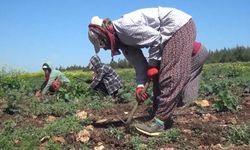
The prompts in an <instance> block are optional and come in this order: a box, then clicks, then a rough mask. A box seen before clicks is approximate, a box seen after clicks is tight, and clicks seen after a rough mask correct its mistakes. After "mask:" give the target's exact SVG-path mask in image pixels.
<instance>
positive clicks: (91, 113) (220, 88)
mask: <svg viewBox="0 0 250 150" xmlns="http://www.w3.org/2000/svg"><path fill="white" fill-rule="evenodd" d="M117 72H118V74H119V75H120V76H121V78H122V80H123V89H122V90H121V91H120V93H119V94H120V96H121V97H122V99H120V100H118V101H117V100H114V99H112V98H111V97H103V96H101V95H99V94H98V93H95V92H93V91H91V90H89V83H87V81H88V80H89V79H91V72H88V71H84V72H83V71H75V72H73V71H72V72H65V74H66V75H67V77H69V79H70V80H71V84H70V85H69V86H67V87H63V88H62V89H60V91H59V92H58V93H57V94H55V95H48V96H45V97H44V98H43V99H38V98H36V97H35V96H34V93H35V91H36V89H39V87H40V85H41V84H42V82H43V79H44V77H43V73H42V72H38V73H23V72H17V71H12V72H9V71H8V72H6V71H5V69H2V70H1V71H0V149H3V150H13V149H27V150H30V149H41V150H44V149H51V150H52V149H53V150H54V149H95V150H102V149H136V150H142V149H145V150H146V149H147V150H148V149H152V150H153V149H161V148H162V149H164V148H165V149H167V148H169V149H187V150H189V149H223V148H228V149H250V109H249V107H250V63H227V64H209V65H205V67H204V73H203V79H202V82H201V88H200V96H199V98H198V99H197V100H196V101H195V102H193V103H191V104H189V105H186V106H185V107H181V108H177V109H176V111H175V112H174V125H173V128H172V129H170V130H166V132H164V133H162V134H161V135H160V136H159V137H147V136H145V135H141V134H139V133H138V132H136V131H133V130H132V131H131V130H130V131H128V130H126V129H125V127H124V126H123V124H122V122H121V118H122V119H123V120H126V118H127V117H128V114H129V112H130V111H131V110H132V107H133V102H134V101H135V97H134V89H135V86H136V85H135V79H134V76H135V73H134V71H133V70H132V69H120V70H117ZM151 95H152V94H151ZM151 104H152V102H151V100H150V99H149V100H148V101H146V102H145V104H143V105H141V106H139V109H138V111H137V113H136V114H135V116H136V118H140V117H141V118H142V117H143V116H145V115H148V112H149V111H150V110H151ZM136 118H135V119H134V121H138V120H139V119H136ZM98 121H99V122H100V124H98ZM109 122H110V123H109ZM112 122H113V123H112Z"/></svg>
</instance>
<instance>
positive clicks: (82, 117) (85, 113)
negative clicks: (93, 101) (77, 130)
mask: <svg viewBox="0 0 250 150" xmlns="http://www.w3.org/2000/svg"><path fill="white" fill-rule="evenodd" d="M76 116H77V117H78V118H79V119H81V120H84V119H86V118H87V116H88V113H87V112H86V111H80V112H78V113H77V114H76Z"/></svg>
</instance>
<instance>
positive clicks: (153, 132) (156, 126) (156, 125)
mask: <svg viewBox="0 0 250 150" xmlns="http://www.w3.org/2000/svg"><path fill="white" fill-rule="evenodd" d="M135 128H136V130H138V131H139V132H141V133H143V134H146V135H149V136H159V135H160V134H161V133H162V132H163V131H164V129H165V128H164V122H163V121H162V120H160V119H158V118H156V117H154V118H153V119H152V120H151V121H149V122H148V123H141V124H137V125H135Z"/></svg>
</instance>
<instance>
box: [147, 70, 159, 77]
mask: <svg viewBox="0 0 250 150" xmlns="http://www.w3.org/2000/svg"><path fill="white" fill-rule="evenodd" d="M158 73H159V70H158V69H157V68H156V67H149V68H148V70H147V75H148V79H149V80H153V78H154V77H155V76H156V75H157V74H158Z"/></svg>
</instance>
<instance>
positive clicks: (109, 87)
mask: <svg viewBox="0 0 250 150" xmlns="http://www.w3.org/2000/svg"><path fill="white" fill-rule="evenodd" d="M88 66H89V68H90V69H92V70H93V71H94V74H93V78H92V82H91V84H90V87H91V88H92V89H93V90H95V91H98V92H100V93H102V94H103V95H104V96H107V95H110V96H112V97H113V98H117V96H118V95H117V94H118V90H119V89H120V88H121V87H122V84H121V79H120V77H119V75H118V74H117V73H116V72H115V70H114V69H112V68H111V67H110V66H108V65H105V64H103V63H101V60H100V58H99V57H98V56H97V55H95V56H92V57H91V59H90V62H89V65H88Z"/></svg>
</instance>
